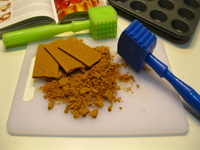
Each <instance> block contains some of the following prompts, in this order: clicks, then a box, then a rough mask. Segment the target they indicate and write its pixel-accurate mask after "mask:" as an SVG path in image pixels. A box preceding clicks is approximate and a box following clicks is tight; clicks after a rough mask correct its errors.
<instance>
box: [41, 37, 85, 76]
mask: <svg viewBox="0 0 200 150" xmlns="http://www.w3.org/2000/svg"><path fill="white" fill-rule="evenodd" d="M63 43H64V40H63V39H59V40H56V41H54V42H51V43H49V44H46V45H45V49H46V50H47V51H48V52H49V53H50V54H51V56H52V57H53V58H54V59H55V60H56V61H57V62H58V64H59V65H60V66H61V67H62V68H63V69H64V70H65V72H66V73H67V74H69V73H71V72H72V71H74V70H76V69H80V68H85V65H83V64H82V63H81V62H79V61H77V60H76V59H74V58H72V57H71V56H69V55H68V54H67V53H65V52H63V51H61V50H60V49H58V46H59V45H62V44H63Z"/></svg>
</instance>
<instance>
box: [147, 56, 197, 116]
mask: <svg viewBox="0 0 200 150" xmlns="http://www.w3.org/2000/svg"><path fill="white" fill-rule="evenodd" d="M145 62H146V63H147V64H148V65H149V66H151V68H153V69H154V71H155V72H156V73H157V74H158V75H159V76H160V77H161V78H165V79H166V80H167V81H168V82H169V83H171V85H172V86H173V87H174V88H175V89H176V91H177V92H178V93H179V94H180V95H181V97H182V98H183V99H184V100H185V101H186V102H187V103H188V104H189V105H190V106H191V107H192V108H193V109H194V110H195V111H196V112H197V113H198V114H199V115H200V95H199V94H198V93H197V92H196V91H195V90H194V89H193V88H191V87H190V86H188V85H187V84H185V83H184V82H183V81H181V80H180V79H178V78H177V77H176V76H174V75H173V74H172V73H171V72H170V71H169V70H168V66H167V65H165V64H164V63H162V62H161V61H160V60H158V59H157V58H156V57H155V56H154V55H152V54H151V53H149V55H148V56H147V57H146V59H145Z"/></svg>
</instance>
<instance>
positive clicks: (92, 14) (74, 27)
mask: <svg viewBox="0 0 200 150" xmlns="http://www.w3.org/2000/svg"><path fill="white" fill-rule="evenodd" d="M88 16H89V20H83V21H72V22H71V23H70V24H64V25H45V26H40V27H34V28H29V29H23V30H18V31H13V32H8V33H5V34H3V37H2V38H3V43H4V45H5V46H14V45H19V44H23V43H28V42H31V41H36V40H41V39H46V38H50V37H53V36H55V35H58V34H60V33H63V32H67V31H72V32H78V31H82V30H86V29H89V30H90V34H91V36H92V38H93V39H95V40H96V39H103V38H114V37H116V35H117V12H116V11H115V9H114V8H113V7H112V6H110V5H107V6H101V7H93V8H90V9H89V10H88Z"/></svg>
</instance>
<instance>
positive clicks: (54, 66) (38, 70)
mask: <svg viewBox="0 0 200 150" xmlns="http://www.w3.org/2000/svg"><path fill="white" fill-rule="evenodd" d="M44 47H45V44H39V45H38V49H37V54H36V60H35V65H34V69H33V75H32V77H33V78H58V71H59V65H58V63H57V62H56V61H55V60H54V59H53V58H52V57H51V55H50V54H49V53H48V52H47V51H46V50H45V48H44Z"/></svg>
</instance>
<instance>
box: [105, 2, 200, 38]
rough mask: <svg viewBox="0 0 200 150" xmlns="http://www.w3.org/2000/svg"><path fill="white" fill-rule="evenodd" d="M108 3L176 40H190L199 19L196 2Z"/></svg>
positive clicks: (199, 11)
mask: <svg viewBox="0 0 200 150" xmlns="http://www.w3.org/2000/svg"><path fill="white" fill-rule="evenodd" d="M108 2H109V4H110V5H112V6H114V7H116V8H118V9H120V10H122V11H124V12H126V13H128V14H130V15H132V16H133V17H135V18H137V19H139V20H142V21H144V22H146V23H147V24H150V25H152V26H153V27H155V28H157V29H160V30H162V31H164V32H166V33H168V34H170V35H172V36H173V37H175V38H177V39H188V38H190V37H191V36H192V34H193V33H194V31H195V28H196V26H197V23H198V21H199V17H200V2H199V1H198V0H108Z"/></svg>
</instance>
